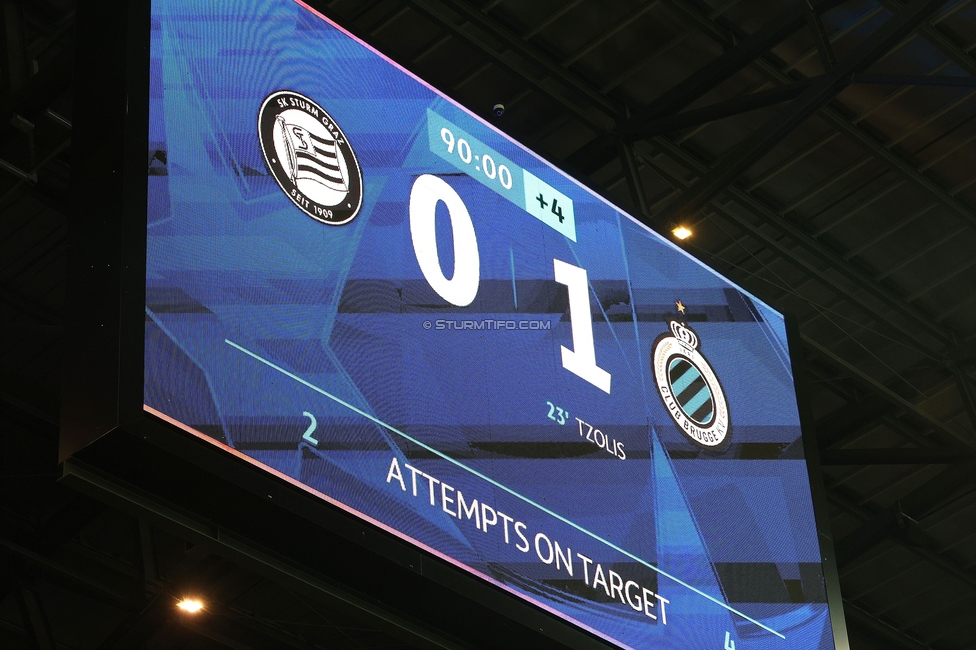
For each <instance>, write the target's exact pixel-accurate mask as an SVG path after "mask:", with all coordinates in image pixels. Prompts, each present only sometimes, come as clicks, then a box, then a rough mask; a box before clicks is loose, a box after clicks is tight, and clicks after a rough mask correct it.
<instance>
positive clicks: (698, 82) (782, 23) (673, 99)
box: [620, 0, 843, 130]
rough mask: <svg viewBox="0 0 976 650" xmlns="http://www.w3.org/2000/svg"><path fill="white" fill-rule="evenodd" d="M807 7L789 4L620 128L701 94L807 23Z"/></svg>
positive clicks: (822, 2) (827, 4)
mask: <svg viewBox="0 0 976 650" xmlns="http://www.w3.org/2000/svg"><path fill="white" fill-rule="evenodd" d="M842 1H843V0H819V1H817V2H815V3H814V4H813V8H814V10H815V11H817V12H823V11H827V10H828V9H831V8H832V7H835V6H837V5H839V4H841V3H842ZM808 11H809V9H808V8H807V7H806V6H805V5H795V6H792V7H790V8H789V9H787V10H786V11H784V12H783V13H782V14H780V15H779V16H777V17H776V18H775V19H773V20H772V21H770V22H769V24H768V25H766V26H765V27H763V28H761V29H760V30H759V31H757V32H756V33H755V34H753V35H751V36H748V37H746V38H744V39H743V40H741V41H739V43H737V44H736V45H735V46H733V47H732V48H731V49H729V50H728V51H727V52H725V53H724V54H722V55H721V56H719V57H718V58H717V59H715V60H714V61H712V62H711V63H709V64H707V65H706V66H705V67H703V68H701V69H700V70H698V71H697V72H695V73H693V74H692V75H691V76H689V77H688V78H686V79H685V80H684V81H682V82H680V83H679V84H678V85H676V86H675V87H674V88H672V89H671V90H669V91H667V92H666V93H665V94H663V95H662V96H661V97H659V98H657V99H655V100H654V101H652V102H651V103H650V104H648V105H647V106H646V107H644V108H643V109H641V110H640V111H637V112H636V113H635V114H634V116H633V117H632V118H630V119H629V120H627V121H626V122H625V123H623V124H621V126H620V128H621V129H624V130H627V129H632V128H634V127H635V126H636V125H639V124H640V123H642V122H646V121H648V120H652V119H657V118H660V117H663V116H665V115H670V114H672V113H676V112H677V111H680V110H681V109H682V108H684V107H685V106H688V105H689V104H691V103H692V102H694V101H695V100H696V99H698V98H700V97H703V96H704V95H705V94H707V93H708V92H709V91H710V90H712V89H714V88H716V87H717V86H718V85H719V84H720V83H722V82H723V81H725V80H726V79H728V78H729V77H731V76H732V75H734V74H735V73H736V72H738V71H740V70H742V69H743V68H745V67H746V66H747V65H749V64H750V63H752V62H753V61H755V60H756V59H757V58H758V57H759V56H761V55H762V54H765V53H766V52H768V51H769V50H770V49H772V48H773V47H775V46H776V45H778V44H779V43H780V42H782V41H783V40H784V39H785V38H787V37H789V36H790V35H791V34H793V33H795V32H797V31H799V30H801V29H802V28H803V26H804V25H806V21H807V18H806V14H807V12H808Z"/></svg>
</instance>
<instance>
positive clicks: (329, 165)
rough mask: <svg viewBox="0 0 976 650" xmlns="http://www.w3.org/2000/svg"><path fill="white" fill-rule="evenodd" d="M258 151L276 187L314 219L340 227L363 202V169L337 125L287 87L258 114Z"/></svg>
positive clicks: (270, 98)
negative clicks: (259, 143) (259, 141)
mask: <svg viewBox="0 0 976 650" xmlns="http://www.w3.org/2000/svg"><path fill="white" fill-rule="evenodd" d="M258 136H259V138H260V140H261V151H262V153H264V161H265V163H266V164H267V165H268V169H269V170H270V171H271V175H272V176H274V179H275V180H276V181H277V182H278V185H279V186H280V187H281V190H282V191H283V192H284V193H285V195H286V196H288V198H289V199H291V201H292V203H294V204H295V205H296V206H298V208H299V209H301V211H302V212H304V213H305V214H307V215H308V216H310V217H312V218H313V219H315V220H316V221H321V222H322V223H327V224H330V225H333V226H341V225H342V224H344V223H349V222H350V221H352V220H353V219H354V218H355V217H356V215H357V214H359V209H360V208H361V207H362V205H363V174H362V170H361V169H360V168H359V161H358V160H357V159H356V154H355V152H353V150H352V147H351V146H350V145H349V141H348V140H347V139H346V136H345V134H344V133H343V132H342V129H340V128H339V125H338V124H336V123H335V120H333V119H332V116H331V115H329V114H328V113H327V112H326V111H325V109H323V108H322V107H321V106H319V105H318V104H316V103H315V102H313V101H312V100H311V99H309V98H308V97H305V96H304V95H300V94H298V93H296V92H292V91H290V90H279V91H278V92H275V93H272V94H271V95H269V96H268V97H267V98H266V99H265V100H264V103H263V104H261V111H260V112H259V113H258Z"/></svg>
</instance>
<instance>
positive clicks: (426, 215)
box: [410, 141, 593, 347]
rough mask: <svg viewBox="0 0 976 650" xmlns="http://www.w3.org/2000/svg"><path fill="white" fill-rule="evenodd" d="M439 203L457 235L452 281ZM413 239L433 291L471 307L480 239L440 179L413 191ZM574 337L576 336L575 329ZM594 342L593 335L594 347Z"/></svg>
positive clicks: (423, 181) (423, 180)
mask: <svg viewBox="0 0 976 650" xmlns="http://www.w3.org/2000/svg"><path fill="white" fill-rule="evenodd" d="M462 142H463V141H462ZM458 146H459V147H460V144H459V145H458ZM439 201H443V202H444V204H445V205H446V206H447V211H448V214H450V215H451V230H452V231H453V233H454V273H453V275H452V276H451V278H450V279H448V278H447V277H446V276H445V275H444V271H443V270H442V269H441V262H440V259H439V258H438V257H437V231H436V229H435V215H436V213H437V203H438V202H439ZM410 236H411V238H412V239H413V250H414V252H415V253H416V254H417V262H418V263H419V264H420V270H421V271H422V272H423V274H424V278H426V279H427V282H428V283H430V286H431V288H432V289H433V290H434V291H436V292H437V294H438V295H439V296H440V297H441V298H443V299H444V300H446V301H448V302H449V303H451V304H452V305H457V306H458V307H466V306H468V305H470V304H471V302H472V301H473V300H474V297H475V296H476V295H478V283H479V281H480V278H481V261H480V259H479V257H478V239H477V237H476V236H475V234H474V224H473V223H471V215H470V214H468V209H467V208H466V207H465V205H464V201H462V200H461V197H460V196H458V193H457V192H455V191H454V189H453V188H452V187H451V186H450V185H448V184H447V183H445V182H444V181H443V180H442V179H440V178H438V177H437V176H431V175H430V174H423V175H422V176H420V177H418V178H417V180H416V181H415V182H414V184H413V189H411V190H410ZM584 273H585V272H584ZM573 333H574V334H575V333H576V332H575V328H574V330H573ZM592 341H593V336H592V334H591V335H590V344H591V347H592Z"/></svg>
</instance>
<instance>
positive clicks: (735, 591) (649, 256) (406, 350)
mask: <svg viewBox="0 0 976 650" xmlns="http://www.w3.org/2000/svg"><path fill="white" fill-rule="evenodd" d="M150 42H151V68H150V76H151V79H150V125H149V132H150V136H149V142H148V147H149V149H148V153H149V160H150V163H149V169H148V173H149V192H148V197H149V200H148V205H147V210H148V249H147V283H146V332H145V390H144V403H145V406H144V408H145V411H146V412H148V413H150V414H152V415H153V416H155V417H157V418H161V419H162V420H165V421H167V422H170V423H172V424H174V425H176V426H178V427H180V428H182V429H184V430H185V431H187V432H190V433H192V434H193V435H196V436H199V437H201V438H203V439H205V440H207V441H210V442H212V443H213V444H214V445H216V446H218V447H220V448H222V449H223V450H224V451H225V452H226V453H230V454H235V455H237V456H239V457H241V458H245V459H247V460H248V461H250V462H252V463H253V464H255V465H257V466H259V467H260V468H262V469H264V470H265V471H267V472H269V473H272V474H274V475H276V476H278V477H280V478H281V479H283V480H286V481H289V482H291V483H292V484H295V485H297V486H300V487H301V488H303V489H305V490H307V491H308V492H310V493H312V494H314V495H317V496H318V497H319V498H321V499H322V500H324V501H326V502H328V503H330V504H332V505H333V506H335V507H338V508H341V509H343V510H345V511H347V512H349V513H352V514H354V515H356V516H358V517H360V518H362V519H364V520H366V521H368V522H370V523H371V524H373V525H375V526H377V527H379V528H381V529H383V530H385V531H387V532H389V533H391V534H393V535H395V536H397V537H399V538H401V539H403V540H405V541H407V542H409V543H411V544H413V545H416V546H418V547H420V548H422V549H424V550H425V551H427V552H428V553H430V554H432V555H434V556H436V557H437V558H440V559H441V560H443V561H445V562H448V563H450V564H452V565H454V566H456V567H457V568H459V569H460V570H463V571H466V572H469V573H471V574H474V575H476V576H478V577H480V578H481V579H483V580H485V581H488V582H489V583H491V584H493V585H495V586H496V587H497V588H499V589H501V590H504V591H506V592H509V593H510V594H512V595H513V596H514V597H518V598H522V599H525V600H527V601H529V602H531V603H533V604H534V605H536V606H537V607H539V608H542V609H544V610H546V611H548V612H550V613H551V614H553V615H555V616H557V617H559V618H561V619H563V620H564V621H567V622H569V623H570V624H572V625H574V626H577V627H579V628H582V629H584V630H586V631H588V632H590V633H592V634H593V635H596V636H597V637H599V638H601V639H603V640H604V641H605V642H607V643H608V644H610V645H614V646H619V647H626V648H675V649H679V648H680V649H682V650H691V649H704V650H736V649H737V650H787V649H788V650H801V649H821V650H826V649H829V648H833V647H834V642H833V634H832V631H831V622H830V617H829V613H828V606H827V598H826V588H825V582H824V576H823V573H824V570H823V565H822V563H821V561H822V557H821V548H820V546H819V543H818V534H817V527H816V522H815V518H814V509H813V500H812V496H811V486H810V479H809V474H808V466H807V463H806V460H805V457H804V449H803V444H802V440H801V432H800V418H799V413H798V406H797V399H796V391H795V387H794V380H793V369H792V366H791V361H790V355H789V352H788V345H787V335H786V327H785V324H784V317H783V315H782V314H780V313H778V312H777V311H775V310H774V309H772V308H770V307H769V306H767V305H766V304H764V303H763V302H762V301H761V300H759V299H757V298H756V297H754V296H752V295H750V294H749V293H747V292H745V291H744V290H742V289H741V288H739V287H737V286H736V285H735V284H733V283H732V282H730V281H729V280H727V279H726V278H724V277H722V276H721V275H719V274H718V273H716V272H715V271H713V270H711V269H709V268H708V267H707V266H705V265H703V264H702V263H701V262H699V261H697V260H696V259H694V258H693V257H691V256H689V255H688V254H686V253H685V252H683V251H682V250H681V249H680V248H679V247H677V246H676V245H674V244H673V243H671V242H669V241H668V240H667V239H665V238H663V237H661V236H660V235H658V234H656V233H654V232H652V231H651V230H649V229H648V228H647V227H645V226H643V225H642V224H641V223H639V222H638V221H636V220H635V219H633V218H632V217H630V216H628V215H627V214H626V213H624V212H623V211H621V210H620V209H619V208H617V207H615V206H614V205H612V204H610V203H608V202H607V201H606V200H604V199H602V198H601V197H599V196H597V195H596V194H594V193H593V192H591V191H589V190H587V189H586V188H585V187H583V186H582V185H580V184H579V183H577V182H575V181H574V180H572V179H571V178H570V177H568V176H567V175H565V174H564V173H562V172H560V171H559V170H558V169H556V168H555V167H553V166H552V165H550V164H549V163H547V162H545V161H544V160H542V159H541V158H540V157H539V156H537V155H535V154H533V153H532V152H531V151H529V150H527V149H526V148H525V147H523V146H521V145H520V144H518V143H517V142H515V141H513V140H512V139H510V138H509V137H507V136H506V135H504V134H503V133H501V132H500V131H499V130H497V129H496V128H494V127H493V126H492V125H491V124H490V123H489V121H488V120H486V119H483V118H482V117H479V116H477V115H475V114H473V113H471V112H470V111H468V110H466V109H465V108H463V107H461V106H460V105H459V104H457V103H456V102H454V101H452V100H451V99H449V98H448V97H446V96H445V95H444V94H442V93H440V92H438V91H437V90H436V89H434V88H433V87H431V86H430V85H429V84H427V83H425V82H424V81H422V80H421V79H419V78H417V77H416V76H414V75H413V74H411V73H410V72H408V71H406V70H405V69H403V68H402V67H399V66H398V65H396V64H394V63H393V62H391V61H390V60H389V59H387V58H385V57H384V56H383V55H381V54H379V53H378V52H377V51H376V50H374V49H372V48H371V47H370V46H368V45H367V44H365V43H364V42H362V41H361V40H358V39H357V38H355V37H353V36H352V35H351V34H349V33H348V32H346V31H344V30H343V29H341V28H340V27H339V26H337V25H336V24H334V23H333V22H330V21H329V20H328V19H326V18H325V17H324V16H322V15H320V14H318V13H317V12H316V11H314V10H312V9H311V8H310V7H308V6H306V5H304V4H303V3H301V2H299V1H296V0H247V1H243V0H242V1H238V2H213V1H212V0H165V1H162V0H154V1H153V3H152V24H151V41H150Z"/></svg>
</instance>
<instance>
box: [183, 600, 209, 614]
mask: <svg viewBox="0 0 976 650" xmlns="http://www.w3.org/2000/svg"><path fill="white" fill-rule="evenodd" d="M176 606H177V607H179V608H180V609H182V610H183V611H184V612H188V613H190V614H196V613H197V612H199V611H200V610H201V609H203V603H201V602H200V601H199V600H194V599H192V598H184V599H183V600H181V601H180V602H178V603H176Z"/></svg>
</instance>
